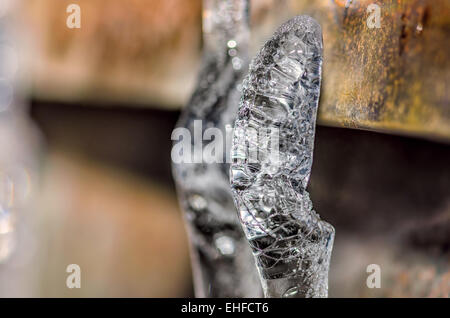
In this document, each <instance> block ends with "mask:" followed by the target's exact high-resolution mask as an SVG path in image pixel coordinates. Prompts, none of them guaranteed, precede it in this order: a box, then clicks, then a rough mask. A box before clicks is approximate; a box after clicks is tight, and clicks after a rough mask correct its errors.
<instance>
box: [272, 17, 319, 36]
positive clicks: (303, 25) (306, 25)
mask: <svg viewBox="0 0 450 318" xmlns="http://www.w3.org/2000/svg"><path fill="white" fill-rule="evenodd" d="M291 31H300V32H312V33H314V34H315V35H316V36H317V37H318V38H320V39H322V27H321V26H320V24H319V22H317V20H316V19H314V18H313V17H311V16H309V15H297V16H295V17H293V18H291V19H289V20H288V21H286V22H285V23H283V24H282V25H281V26H280V27H279V28H278V30H277V32H276V33H278V34H283V33H287V32H291Z"/></svg>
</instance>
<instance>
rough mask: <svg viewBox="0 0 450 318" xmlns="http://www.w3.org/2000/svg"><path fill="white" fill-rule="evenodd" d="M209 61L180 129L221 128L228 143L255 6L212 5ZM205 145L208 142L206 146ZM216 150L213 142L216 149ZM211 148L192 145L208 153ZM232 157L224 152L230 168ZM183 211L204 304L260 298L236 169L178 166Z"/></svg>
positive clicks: (214, 1)
mask: <svg viewBox="0 0 450 318" xmlns="http://www.w3.org/2000/svg"><path fill="white" fill-rule="evenodd" d="M203 5H204V8H203V34H204V46H205V49H204V56H203V61H202V69H201V72H200V75H199V79H198V84H197V88H196V90H195V92H194V94H193V95H192V97H191V99H190V101H189V103H188V105H187V106H186V107H185V109H184V110H183V113H182V115H181V117H180V119H179V122H178V124H177V127H185V128H187V129H189V131H190V132H191V136H195V132H194V121H198V120H201V121H202V128H203V131H202V134H203V132H204V130H205V129H207V128H210V127H216V128H219V129H221V131H222V134H223V136H225V126H226V125H232V124H233V122H234V120H235V118H236V115H237V107H238V104H239V98H240V89H239V85H238V84H239V83H241V82H242V78H243V75H244V71H245V70H246V69H247V66H248V61H249V58H248V37H249V30H248V1H243V0H228V1H223V0H204V2H203ZM200 139H201V138H200ZM210 142H212V141H210ZM208 143H209V142H208V141H200V142H198V141H197V138H194V140H192V148H193V149H195V148H197V147H199V148H200V149H204V148H205V146H206V145H207V144H208ZM226 156H229V153H226V152H225V151H224V159H223V162H229V160H226V159H227V158H226ZM173 175H174V178H175V181H176V186H177V192H178V196H179V200H180V204H181V206H182V208H183V210H184V213H185V219H186V225H187V230H188V234H189V238H190V243H191V259H192V263H193V265H192V267H193V272H194V284H195V292H196V295H197V296H198V297H257V296H261V295H262V290H261V284H260V282H259V280H258V277H257V273H256V271H255V263H254V260H253V257H252V253H251V250H250V248H249V247H248V243H247V240H246V239H245V235H244V233H243V231H242V228H241V225H240V223H239V220H238V218H237V214H236V207H235V205H234V203H233V198H232V195H231V189H230V184H229V164H226V163H223V164H220V163H181V164H173Z"/></svg>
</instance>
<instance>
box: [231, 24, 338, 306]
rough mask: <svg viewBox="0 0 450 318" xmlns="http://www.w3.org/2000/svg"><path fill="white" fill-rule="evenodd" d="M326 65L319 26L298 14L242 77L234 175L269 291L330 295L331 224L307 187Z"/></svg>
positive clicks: (242, 215)
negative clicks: (324, 219) (321, 216)
mask: <svg viewBox="0 0 450 318" xmlns="http://www.w3.org/2000/svg"><path fill="white" fill-rule="evenodd" d="M321 67H322V31H321V28H320V26H319V24H318V23H317V22H316V21H315V20H314V19H312V18H311V17H308V16H298V17H295V18H293V19H291V20H290V21H288V22H286V23H285V24H283V25H282V26H281V27H280V28H279V29H278V30H277V31H276V33H275V34H274V35H273V37H272V38H271V39H270V40H269V41H268V42H267V43H266V44H265V45H264V46H263V48H262V49H261V51H260V53H259V54H258V55H257V56H256V57H255V59H254V60H253V61H252V63H251V65H250V71H249V74H248V75H247V77H246V78H245V80H244V85H243V86H244V88H243V93H242V94H243V95H242V96H243V97H242V99H241V103H240V108H239V112H238V114H239V115H238V118H237V120H236V123H235V132H234V137H233V146H232V150H231V152H232V164H231V169H230V180H231V186H232V191H233V196H234V200H235V204H236V207H237V209H238V214H239V217H240V220H241V224H242V226H243V228H244V232H245V233H246V236H247V239H248V241H249V242H250V246H251V248H252V250H253V254H254V256H255V259H256V263H257V267H258V271H259V274H260V279H261V282H262V285H263V289H264V294H265V296H266V297H327V296H328V269H329V263H330V256H331V250H332V246H333V239H334V228H333V227H332V226H331V225H330V224H328V223H326V222H324V221H322V220H321V219H320V217H319V215H318V214H317V213H316V212H315V211H314V210H313V207H312V202H311V200H310V199H309V194H308V192H307V191H306V187H307V184H308V181H309V176H310V173H311V165H312V157H313V147H314V133H315V123H316V114H317V107H318V102H319V94H320V83H321ZM255 130H256V131H257V133H258V134H257V136H256V137H255V134H254V133H253V132H254V131H255ZM263 132H264V133H263ZM267 132H270V133H271V134H275V135H278V138H276V139H273V140H275V141H272V139H270V138H267V136H266V134H267ZM275 148H276V149H275ZM255 153H256V156H255ZM274 154H275V155H276V156H274ZM274 158H275V159H274Z"/></svg>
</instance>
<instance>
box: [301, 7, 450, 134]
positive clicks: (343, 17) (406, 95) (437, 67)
mask: <svg viewBox="0 0 450 318" xmlns="http://www.w3.org/2000/svg"><path fill="white" fill-rule="evenodd" d="M373 3H375V4H378V5H379V7H380V13H381V19H380V28H369V27H368V25H367V19H368V17H369V15H370V12H367V8H368V6H369V5H370V4H373ZM292 6H293V7H294V8H295V11H296V12H303V13H310V14H311V15H312V16H314V17H316V18H317V19H318V20H319V21H320V23H321V25H322V28H323V32H324V47H325V48H324V55H325V57H324V74H323V78H324V80H323V91H322V99H321V104H320V105H321V106H320V121H321V123H325V124H330V125H336V126H344V127H352V128H362V129H370V130H382V131H388V132H396V133H401V134H408V135H420V136H426V137H435V138H443V139H446V140H449V139H450V94H449V82H450V64H449V60H450V44H449V43H450V42H449V40H450V2H449V1H446V0H385V1H372V0H353V1H347V0H335V1H330V0H320V1H314V2H312V1H299V0H296V1H292Z"/></svg>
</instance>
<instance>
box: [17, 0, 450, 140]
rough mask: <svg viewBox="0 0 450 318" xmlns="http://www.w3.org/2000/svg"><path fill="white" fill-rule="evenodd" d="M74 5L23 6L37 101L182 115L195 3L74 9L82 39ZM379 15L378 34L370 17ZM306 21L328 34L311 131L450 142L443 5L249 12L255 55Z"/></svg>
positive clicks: (347, 0)
mask: <svg viewBox="0 0 450 318" xmlns="http://www.w3.org/2000/svg"><path fill="white" fill-rule="evenodd" d="M70 3H72V1H70V0H61V1H60V0H30V1H27V2H26V5H25V10H24V17H25V18H24V21H25V23H24V25H25V26H26V28H27V29H28V31H29V32H30V37H31V38H33V39H34V42H35V44H36V46H35V48H34V49H33V56H32V65H33V72H34V75H33V77H34V83H33V88H34V94H35V96H37V97H38V98H42V99H52V100H61V101H76V102H79V101H85V100H88V101H92V100H94V101H100V102H102V103H107V104H108V103H109V104H111V102H113V103H121V104H133V105H137V104H140V105H149V104H153V105H155V104H156V105H158V106H160V107H165V108H179V107H181V106H182V105H183V104H184V103H185V102H186V100H187V98H188V96H189V95H190V93H191V90H192V87H193V86H194V82H195V78H196V72H197V65H198V60H199V57H200V50H201V34H200V23H201V13H200V10H201V1H200V0H190V1H184V0H169V1H159V0H151V1H147V0H132V1H127V2H124V1H121V0H101V1H100V0H99V1H94V2H93V1H88V0H80V1H78V4H79V5H80V7H81V9H82V27H81V29H79V30H71V29H68V28H67V27H66V26H65V21H66V17H67V14H66V12H65V9H66V7H67V5H69V4H70ZM373 3H374V4H378V5H379V6H380V12H381V27H380V28H374V29H370V28H368V26H367V24H366V21H367V18H368V17H369V13H368V12H367V7H368V6H369V5H370V4H373ZM296 14H309V15H312V16H313V17H315V18H316V19H317V20H318V21H319V22H320V23H321V25H322V27H323V32H324V55H325V57H324V69H323V72H324V73H323V78H324V80H323V89H322V96H321V104H320V111H319V112H320V113H319V123H320V124H325V125H332V126H340V127H350V128H359V129H368V130H375V131H384V132H389V133H395V134H406V135H417V136H421V137H426V138H433V139H441V140H444V141H447V142H448V141H450V101H449V82H450V65H449V58H450V44H449V43H450V42H449V40H450V2H449V1H448V0H384V1H380V0H378V1H375V0H315V1H307V0H283V1H280V0H255V1H252V46H253V51H254V52H256V50H257V48H259V47H260V45H261V44H262V42H263V41H264V39H265V38H267V37H268V36H269V35H270V34H271V33H272V32H273V30H274V29H275V28H276V26H277V25H278V24H280V23H281V22H283V21H284V20H286V19H287V18H289V17H291V16H293V15H296Z"/></svg>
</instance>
